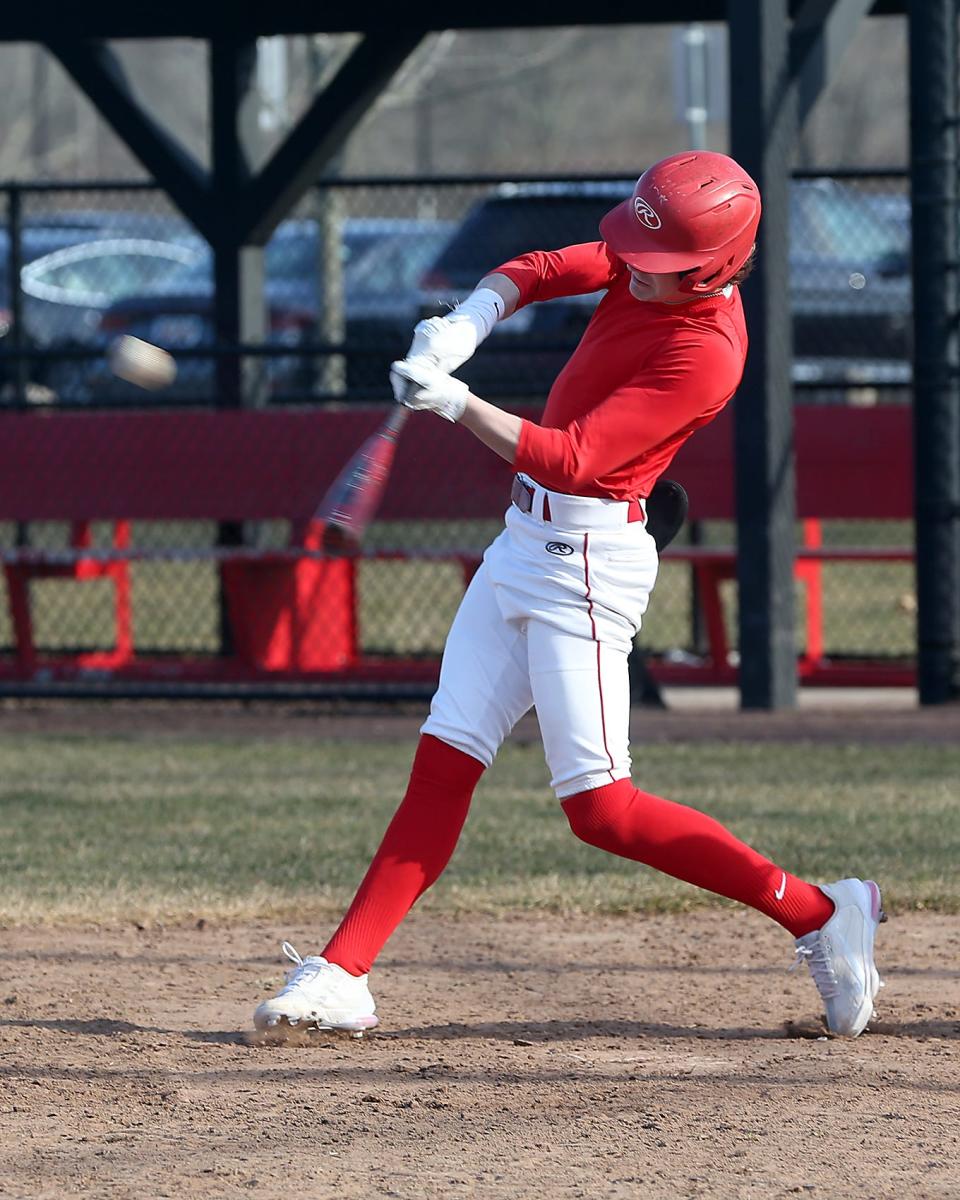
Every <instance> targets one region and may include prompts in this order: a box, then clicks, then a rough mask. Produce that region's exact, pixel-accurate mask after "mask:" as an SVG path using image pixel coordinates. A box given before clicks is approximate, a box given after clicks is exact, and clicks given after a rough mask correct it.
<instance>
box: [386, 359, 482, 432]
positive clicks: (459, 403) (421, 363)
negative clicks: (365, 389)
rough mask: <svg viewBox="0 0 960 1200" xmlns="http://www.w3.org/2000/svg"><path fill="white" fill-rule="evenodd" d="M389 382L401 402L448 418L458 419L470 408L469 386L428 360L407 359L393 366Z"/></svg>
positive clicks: (409, 406) (408, 406) (396, 397)
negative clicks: (468, 405)
mask: <svg viewBox="0 0 960 1200" xmlns="http://www.w3.org/2000/svg"><path fill="white" fill-rule="evenodd" d="M390 383H391V385H392V387H393V395H394V398H395V399H396V401H397V403H398V404H403V405H405V406H406V407H407V408H415V409H419V410H422V411H426V412H435V413H437V414H439V416H441V417H444V418H445V419H446V420H447V421H459V420H460V418H461V417H462V416H463V410H464V409H465V408H466V407H467V396H468V395H469V392H470V389H469V388H468V387H467V385H466V384H465V383H464V382H463V380H462V379H454V378H453V377H452V376H450V375H448V374H447V373H446V372H445V371H441V370H440V369H439V368H438V367H436V366H434V365H433V363H432V362H429V361H428V360H426V359H422V358H421V359H410V358H405V359H403V361H402V362H395V363H393V364H392V366H391V367H390Z"/></svg>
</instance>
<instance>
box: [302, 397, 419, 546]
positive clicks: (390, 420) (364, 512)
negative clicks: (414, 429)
mask: <svg viewBox="0 0 960 1200" xmlns="http://www.w3.org/2000/svg"><path fill="white" fill-rule="evenodd" d="M409 415H410V409H409V408H404V407H403V406H402V405H397V406H396V407H395V408H394V409H393V411H392V412H391V413H390V415H389V416H388V417H387V418H386V419H385V420H384V421H383V422H382V423H381V425H380V426H379V427H378V428H377V429H376V430H375V431H374V432H373V433H371V434H370V436H369V437H368V438H367V439H366V440H365V441H364V442H363V443H362V444H361V445H360V447H359V448H358V449H357V450H356V451H355V452H354V453H353V455H351V457H350V459H349V461H348V462H347V464H346V466H345V467H344V468H343V470H342V471H341V472H340V474H339V475H338V476H337V477H336V479H335V480H334V481H333V483H332V484H331V485H330V487H329V488H327V491H326V494H325V495H324V497H323V499H322V500H321V501H320V504H319V505H318V507H317V511H316V513H315V514H314V520H315V521H318V522H320V523H322V525H323V534H322V542H321V545H322V547H323V549H324V550H326V551H327V553H328V554H356V553H357V551H358V550H359V549H360V545H361V543H362V541H363V537H364V534H365V533H366V531H367V526H368V525H369V524H370V522H371V520H372V519H373V516H374V514H375V513H376V511H377V509H378V508H379V506H380V501H381V499H382V498H383V490H384V488H385V487H386V485H387V479H388V478H389V476H390V468H391V467H392V466H393V460H394V457H395V455H396V452H397V440H398V438H399V437H400V431H401V430H402V429H403V427H404V425H405V424H406V420H407V417H409Z"/></svg>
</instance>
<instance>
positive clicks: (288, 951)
mask: <svg viewBox="0 0 960 1200" xmlns="http://www.w3.org/2000/svg"><path fill="white" fill-rule="evenodd" d="M280 949H281V950H282V951H283V952H284V954H285V955H286V956H287V958H289V959H290V961H291V962H292V963H295V964H296V965H295V967H294V969H293V970H292V971H289V972H288V973H287V987H297V986H299V985H300V984H301V983H309V981H310V980H311V979H314V978H315V977H316V976H317V975H319V973H320V971H321V969H322V968H323V967H324V966H326V964H325V963H322V962H304V961H303V959H302V958H301V957H300V955H299V954H298V953H297V951H296V950H295V949H294V948H293V946H291V945H290V943H289V942H284V943H283V944H282V945H281V946H280Z"/></svg>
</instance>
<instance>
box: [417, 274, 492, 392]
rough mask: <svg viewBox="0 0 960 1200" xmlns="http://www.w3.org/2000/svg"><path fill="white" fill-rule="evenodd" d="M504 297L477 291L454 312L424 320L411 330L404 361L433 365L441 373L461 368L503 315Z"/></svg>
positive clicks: (490, 292)
mask: <svg viewBox="0 0 960 1200" xmlns="http://www.w3.org/2000/svg"><path fill="white" fill-rule="evenodd" d="M503 311H504V303H503V297H502V296H500V295H499V293H497V292H495V291H493V289H492V288H477V289H476V290H475V291H474V292H473V293H472V294H471V295H470V296H468V297H467V299H466V300H464V302H463V303H462V304H460V305H458V306H457V307H456V308H455V309H454V310H453V312H449V313H446V314H445V315H444V316H442V317H427V318H426V320H424V321H419V322H418V323H417V324H416V325H415V326H414V329H413V341H412V342H411V343H410V349H409V350H408V351H407V359H411V358H414V359H421V360H426V361H427V362H431V363H433V365H434V366H435V367H439V368H440V370H441V371H447V372H450V371H455V370H456V369H457V367H462V366H463V364H464V363H465V362H466V361H467V359H468V358H471V357H472V356H473V354H474V353H475V352H476V349H477V347H478V346H479V345H480V343H481V342H482V341H483V340H484V338H486V337H488V336H489V334H490V331H491V330H492V329H493V327H494V325H496V323H497V321H499V320H500V318H501V317H502V316H503Z"/></svg>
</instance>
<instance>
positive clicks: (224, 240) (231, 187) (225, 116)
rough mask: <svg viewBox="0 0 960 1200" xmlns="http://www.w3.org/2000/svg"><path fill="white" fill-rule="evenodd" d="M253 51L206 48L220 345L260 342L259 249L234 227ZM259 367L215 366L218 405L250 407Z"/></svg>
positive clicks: (250, 121)
mask: <svg viewBox="0 0 960 1200" xmlns="http://www.w3.org/2000/svg"><path fill="white" fill-rule="evenodd" d="M256 62H257V47H256V42H255V41H246V42H242V41H237V40H235V39H233V38H222V37H221V38H217V39H216V40H214V41H213V42H211V45H210V114H211V131H212V135H213V137H212V146H211V168H212V169H211V176H212V187H211V190H212V193H213V196H214V204H215V207H216V209H217V211H218V213H219V214H220V216H219V220H218V221H217V224H216V228H215V229H214V230H212V231H211V235H210V242H211V245H212V247H213V263H214V281H215V289H214V327H215V330H216V337H217V341H218V343H219V344H220V345H223V346H236V345H239V344H242V343H250V344H252V345H255V344H257V343H258V342H262V341H263V339H264V337H265V336H266V328H267V318H266V300H265V297H264V267H263V247H262V246H259V245H257V246H251V245H248V244H247V243H248V241H249V239H248V238H247V236H246V233H245V231H244V229H243V227H242V223H241V221H240V220H239V213H238V209H239V205H240V199H239V198H240V197H242V196H243V195H244V193H245V191H246V190H247V189H248V188H249V186H250V181H251V179H252V178H253V175H254V156H255V153H256V150H255V144H254V143H255V139H256V136H257V128H256V121H255V105H254V101H255V89H256ZM262 369H263V364H262V363H260V362H259V361H256V360H249V361H245V360H243V359H242V358H241V357H240V355H221V357H220V358H219V359H218V360H217V392H218V399H219V402H220V404H223V405H227V406H231V405H238V406H240V405H243V406H248V407H256V406H258V405H259V404H260V403H261V401H262V398H263V397H262V395H261V394H260V392H261V388H260V387H259V386H258V384H259V380H260V378H261V376H262Z"/></svg>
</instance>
